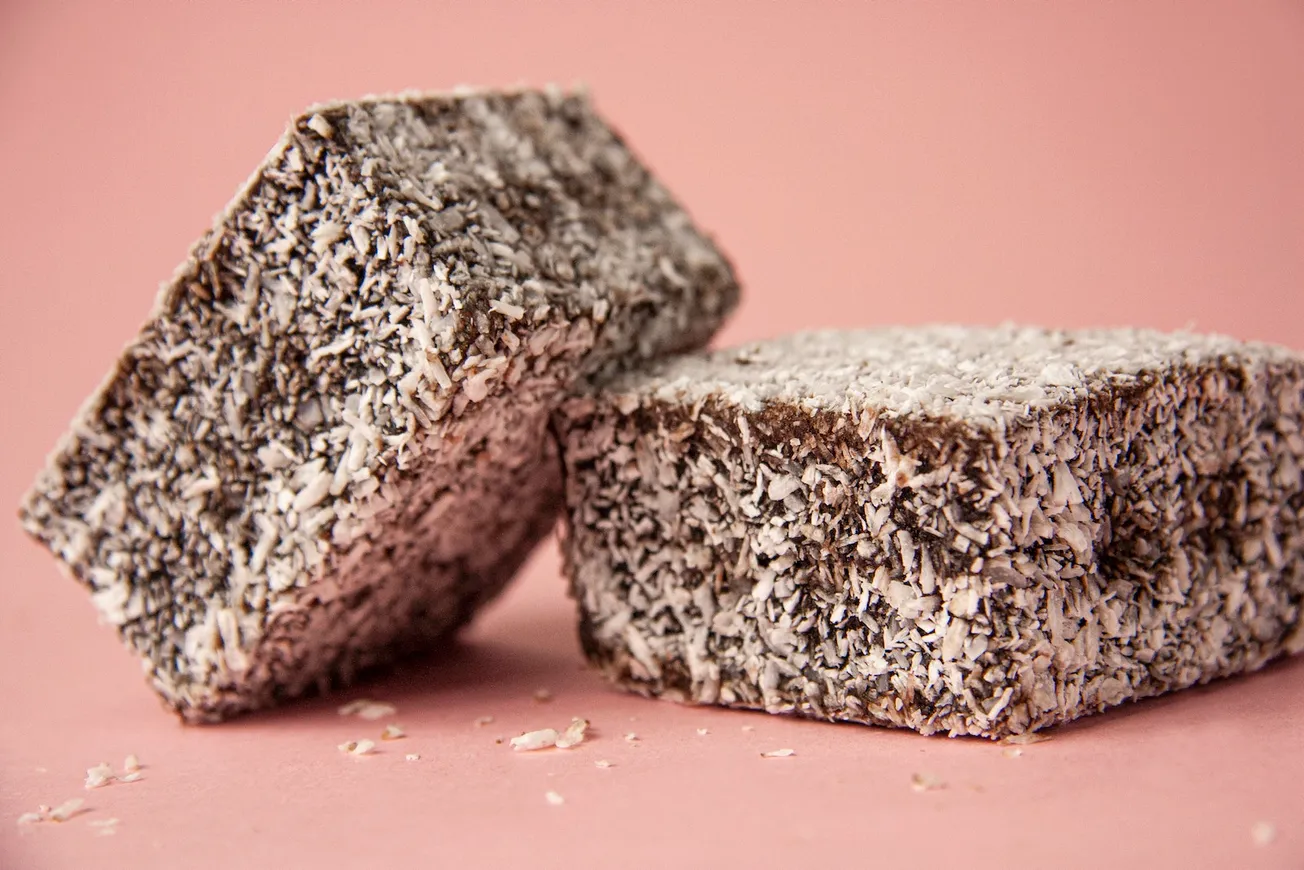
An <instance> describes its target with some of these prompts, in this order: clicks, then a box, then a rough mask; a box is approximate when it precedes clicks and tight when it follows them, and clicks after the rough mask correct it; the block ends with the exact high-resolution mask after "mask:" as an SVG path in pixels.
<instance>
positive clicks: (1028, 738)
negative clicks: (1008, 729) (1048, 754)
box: [1001, 731, 1051, 746]
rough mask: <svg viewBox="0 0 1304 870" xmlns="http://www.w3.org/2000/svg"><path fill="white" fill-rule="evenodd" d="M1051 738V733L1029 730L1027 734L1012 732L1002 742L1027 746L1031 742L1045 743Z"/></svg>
mask: <svg viewBox="0 0 1304 870" xmlns="http://www.w3.org/2000/svg"><path fill="white" fill-rule="evenodd" d="M1050 739H1051V737H1050V735H1049V734H1038V733H1037V732H1036V731H1029V732H1027V733H1026V734H1012V735H1010V736H1009V737H1006V738H1005V739H1004V740H1002V741H1001V742H1002V743H1009V744H1012V745H1015V746H1026V745H1028V744H1030V743H1045V742H1046V741H1047V740H1050Z"/></svg>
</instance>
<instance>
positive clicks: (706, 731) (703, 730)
mask: <svg viewBox="0 0 1304 870" xmlns="http://www.w3.org/2000/svg"><path fill="white" fill-rule="evenodd" d="M710 733H711V730H710V729H709V728H698V729H697V736H698V737H705V736H706V735H708V734H710Z"/></svg>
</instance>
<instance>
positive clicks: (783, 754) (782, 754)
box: [761, 749, 797, 758]
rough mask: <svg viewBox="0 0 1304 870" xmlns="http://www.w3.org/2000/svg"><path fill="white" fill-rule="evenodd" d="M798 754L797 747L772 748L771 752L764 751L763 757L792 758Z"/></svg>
mask: <svg viewBox="0 0 1304 870" xmlns="http://www.w3.org/2000/svg"><path fill="white" fill-rule="evenodd" d="M796 754H797V750H795V749H771V750H770V751H769V752H762V753H761V758H791V757H792V756H794V755H796Z"/></svg>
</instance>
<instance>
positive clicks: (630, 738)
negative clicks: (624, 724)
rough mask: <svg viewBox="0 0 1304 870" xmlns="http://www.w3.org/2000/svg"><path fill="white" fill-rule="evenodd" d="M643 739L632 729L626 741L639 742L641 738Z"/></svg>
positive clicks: (626, 736)
mask: <svg viewBox="0 0 1304 870" xmlns="http://www.w3.org/2000/svg"><path fill="white" fill-rule="evenodd" d="M642 739H643V738H641V737H639V736H638V735H637V734H635V733H634V732H633V731H630V732H629V733H628V734H626V735H625V742H626V743H637V742H638V741H640V740H642Z"/></svg>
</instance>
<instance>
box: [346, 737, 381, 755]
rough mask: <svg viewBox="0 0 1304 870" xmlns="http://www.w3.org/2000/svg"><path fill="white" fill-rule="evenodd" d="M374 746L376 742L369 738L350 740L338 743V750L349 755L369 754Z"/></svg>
mask: <svg viewBox="0 0 1304 870" xmlns="http://www.w3.org/2000/svg"><path fill="white" fill-rule="evenodd" d="M375 748H376V744H375V742H374V741H371V740H350V741H348V742H347V743H341V744H340V752H345V753H348V754H349V755H369V754H370V753H371V752H372V750H374V749H375Z"/></svg>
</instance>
